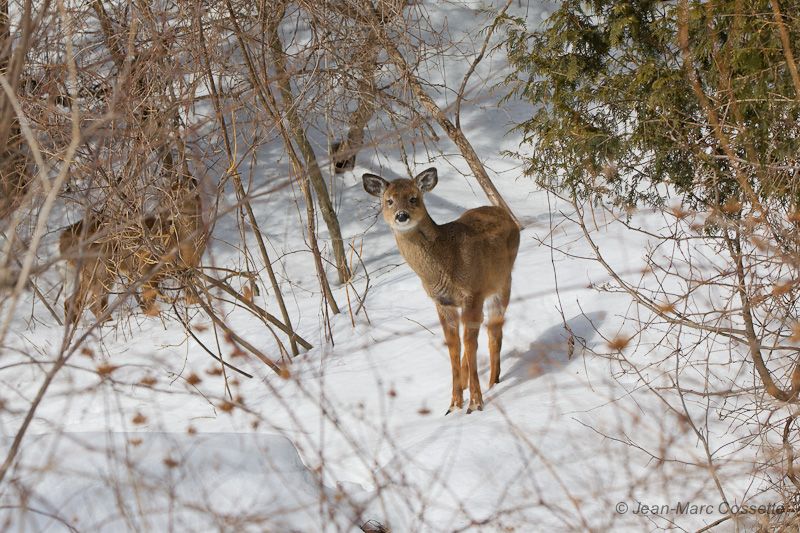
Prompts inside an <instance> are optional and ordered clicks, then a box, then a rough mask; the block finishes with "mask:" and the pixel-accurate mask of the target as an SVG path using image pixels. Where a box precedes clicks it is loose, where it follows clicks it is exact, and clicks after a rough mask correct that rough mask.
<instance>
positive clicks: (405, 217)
mask: <svg viewBox="0 0 800 533" xmlns="http://www.w3.org/2000/svg"><path fill="white" fill-rule="evenodd" d="M394 219H395V220H396V221H398V222H405V221H406V220H408V219H409V216H408V213H406V212H405V211H400V212H399V213H397V214H396V215H395V216H394Z"/></svg>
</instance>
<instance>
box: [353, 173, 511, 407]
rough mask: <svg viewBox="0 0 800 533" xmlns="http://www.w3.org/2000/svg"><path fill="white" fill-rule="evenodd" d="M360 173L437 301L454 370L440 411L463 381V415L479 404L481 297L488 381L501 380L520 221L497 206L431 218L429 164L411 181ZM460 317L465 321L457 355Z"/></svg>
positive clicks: (456, 403)
mask: <svg viewBox="0 0 800 533" xmlns="http://www.w3.org/2000/svg"><path fill="white" fill-rule="evenodd" d="M362 179H363V182H364V189H365V190H366V191H367V192H368V193H370V194H371V195H373V196H377V197H379V198H380V199H381V208H382V211H383V218H384V220H386V222H387V223H388V224H389V226H390V227H391V228H392V232H393V233H394V237H395V240H396V241H397V247H398V248H399V249H400V253H401V254H402V255H403V258H404V259H405V260H406V262H407V263H408V264H409V266H410V267H411V268H412V269H413V270H414V272H416V273H417V275H418V276H419V277H420V279H421V280H422V286H423V287H424V288H425V291H426V292H427V293H428V296H430V297H431V298H432V299H433V300H434V302H436V310H437V311H438V313H439V321H440V322H441V324H442V329H443V330H444V337H445V342H446V343H447V347H448V349H449V351H450V364H451V366H452V369H453V399H452V401H451V402H450V408H449V409H448V410H447V414H449V413H450V412H451V411H452V410H454V409H457V408H458V409H460V408H461V407H462V406H463V404H464V394H463V391H464V389H465V388H467V386H468V385H469V395H470V401H469V407H468V408H467V413H470V412H472V411H473V410H475V409H478V410H482V409H483V396H482V395H481V385H480V382H479V381H478V368H477V357H476V353H477V350H478V332H479V331H480V326H481V322H483V303H484V302H485V301H488V302H489V304H490V306H489V322H488V330H489V358H490V376H489V387H491V386H493V385H494V384H495V383H499V382H500V348H501V346H502V342H503V321H504V319H503V316H504V314H505V310H506V307H507V306H508V301H509V296H510V292H511V269H512V268H513V266H514V260H515V259H516V257H517V249H518V248H519V227H518V226H517V224H516V223H515V222H514V220H513V219H512V218H511V216H510V215H509V214H508V213H507V212H506V211H505V210H504V209H502V208H500V207H479V208H477V209H470V210H469V211H467V212H465V213H464V214H462V215H461V216H460V217H459V218H458V219H457V220H454V221H452V222H448V223H446V224H442V225H439V224H437V223H436V222H434V221H433V219H431V217H430V215H429V214H428V211H427V210H426V209H425V203H424V201H423V194H424V193H426V192H428V191H430V190H431V189H433V188H434V187H435V186H436V183H437V182H438V177H437V172H436V169H435V168H429V169H427V170H425V171H423V172H422V173H420V174H419V175H418V176H417V177H415V178H414V179H413V180H408V179H398V180H394V181H392V182H388V181H386V180H385V179H383V178H381V177H380V176H376V175H374V174H364V176H363V178H362ZM459 312H460V313H459ZM459 314H460V317H459ZM459 318H460V320H461V324H463V326H464V355H463V357H462V356H461V342H460V339H459Z"/></svg>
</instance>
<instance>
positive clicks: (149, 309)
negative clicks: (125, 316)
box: [59, 178, 207, 324]
mask: <svg viewBox="0 0 800 533" xmlns="http://www.w3.org/2000/svg"><path fill="white" fill-rule="evenodd" d="M206 237H207V236H206V228H205V227H204V225H203V217H202V201H201V195H200V191H199V190H198V188H197V180H196V179H194V178H189V179H185V180H181V181H177V182H176V183H175V184H174V185H173V186H172V188H171V190H170V192H169V194H167V195H166V198H165V202H164V203H162V209H161V210H160V211H159V212H158V213H157V214H155V215H153V216H150V217H147V218H145V219H143V220H141V221H140V222H124V223H122V224H120V223H119V221H114V220H109V219H105V218H97V217H87V218H85V219H83V220H80V221H78V222H76V223H75V224H72V225H71V226H69V227H68V228H67V229H65V230H64V231H63V232H61V236H60V239H59V251H60V252H61V257H62V258H63V259H64V260H66V262H67V265H68V267H70V268H69V270H71V272H69V271H68V272H67V275H66V277H65V278H66V279H65V282H66V284H69V283H70V282H74V283H75V286H74V287H72V288H68V289H67V290H66V293H65V302H64V312H65V315H66V322H67V324H70V323H72V322H74V321H75V320H77V318H78V317H79V316H80V313H81V312H82V311H83V309H84V307H85V306H86V305H87V304H88V305H89V308H90V309H91V311H92V313H93V314H94V315H95V317H96V318H97V319H100V318H101V317H103V315H104V314H105V312H106V309H107V307H108V294H109V292H110V291H111V289H112V287H113V285H114V282H115V281H117V280H119V279H120V278H121V277H122V276H124V277H125V278H126V279H127V282H128V284H130V285H133V284H134V283H136V282H140V281H141V286H142V296H141V299H140V300H139V303H140V305H141V307H142V310H144V311H145V313H147V314H153V313H154V312H157V307H156V298H157V297H158V296H161V282H162V281H163V280H164V279H165V278H167V277H185V276H186V274H187V273H188V272H191V271H192V270H193V269H195V268H197V266H198V265H199V263H200V258H201V257H202V255H203V252H204V250H205V246H206ZM105 318H106V319H109V318H110V317H105Z"/></svg>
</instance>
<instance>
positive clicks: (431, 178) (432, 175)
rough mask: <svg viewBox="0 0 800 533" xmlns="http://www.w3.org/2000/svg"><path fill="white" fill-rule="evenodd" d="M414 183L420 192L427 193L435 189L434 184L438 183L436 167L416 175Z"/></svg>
mask: <svg viewBox="0 0 800 533" xmlns="http://www.w3.org/2000/svg"><path fill="white" fill-rule="evenodd" d="M414 183H416V184H417V187H419V190H421V191H422V192H428V191H430V190H431V189H433V188H434V187H436V184H437V183H439V173H438V172H437V171H436V167H431V168H429V169H426V170H423V171H422V172H420V173H419V174H417V176H416V177H415V178H414Z"/></svg>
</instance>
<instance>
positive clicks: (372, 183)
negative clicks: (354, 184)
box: [361, 174, 389, 198]
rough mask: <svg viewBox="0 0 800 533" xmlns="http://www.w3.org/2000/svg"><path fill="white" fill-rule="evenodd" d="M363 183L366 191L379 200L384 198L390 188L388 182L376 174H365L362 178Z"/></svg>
mask: <svg viewBox="0 0 800 533" xmlns="http://www.w3.org/2000/svg"><path fill="white" fill-rule="evenodd" d="M361 182H362V183H363V184H364V190H365V191H367V192H368V193H370V194H371V195H372V196H377V197H378V198H380V197H381V196H383V191H385V190H386V187H388V186H389V182H388V181H386V180H385V179H383V178H382V177H380V176H376V175H375V174H364V175H363V176H361Z"/></svg>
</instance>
